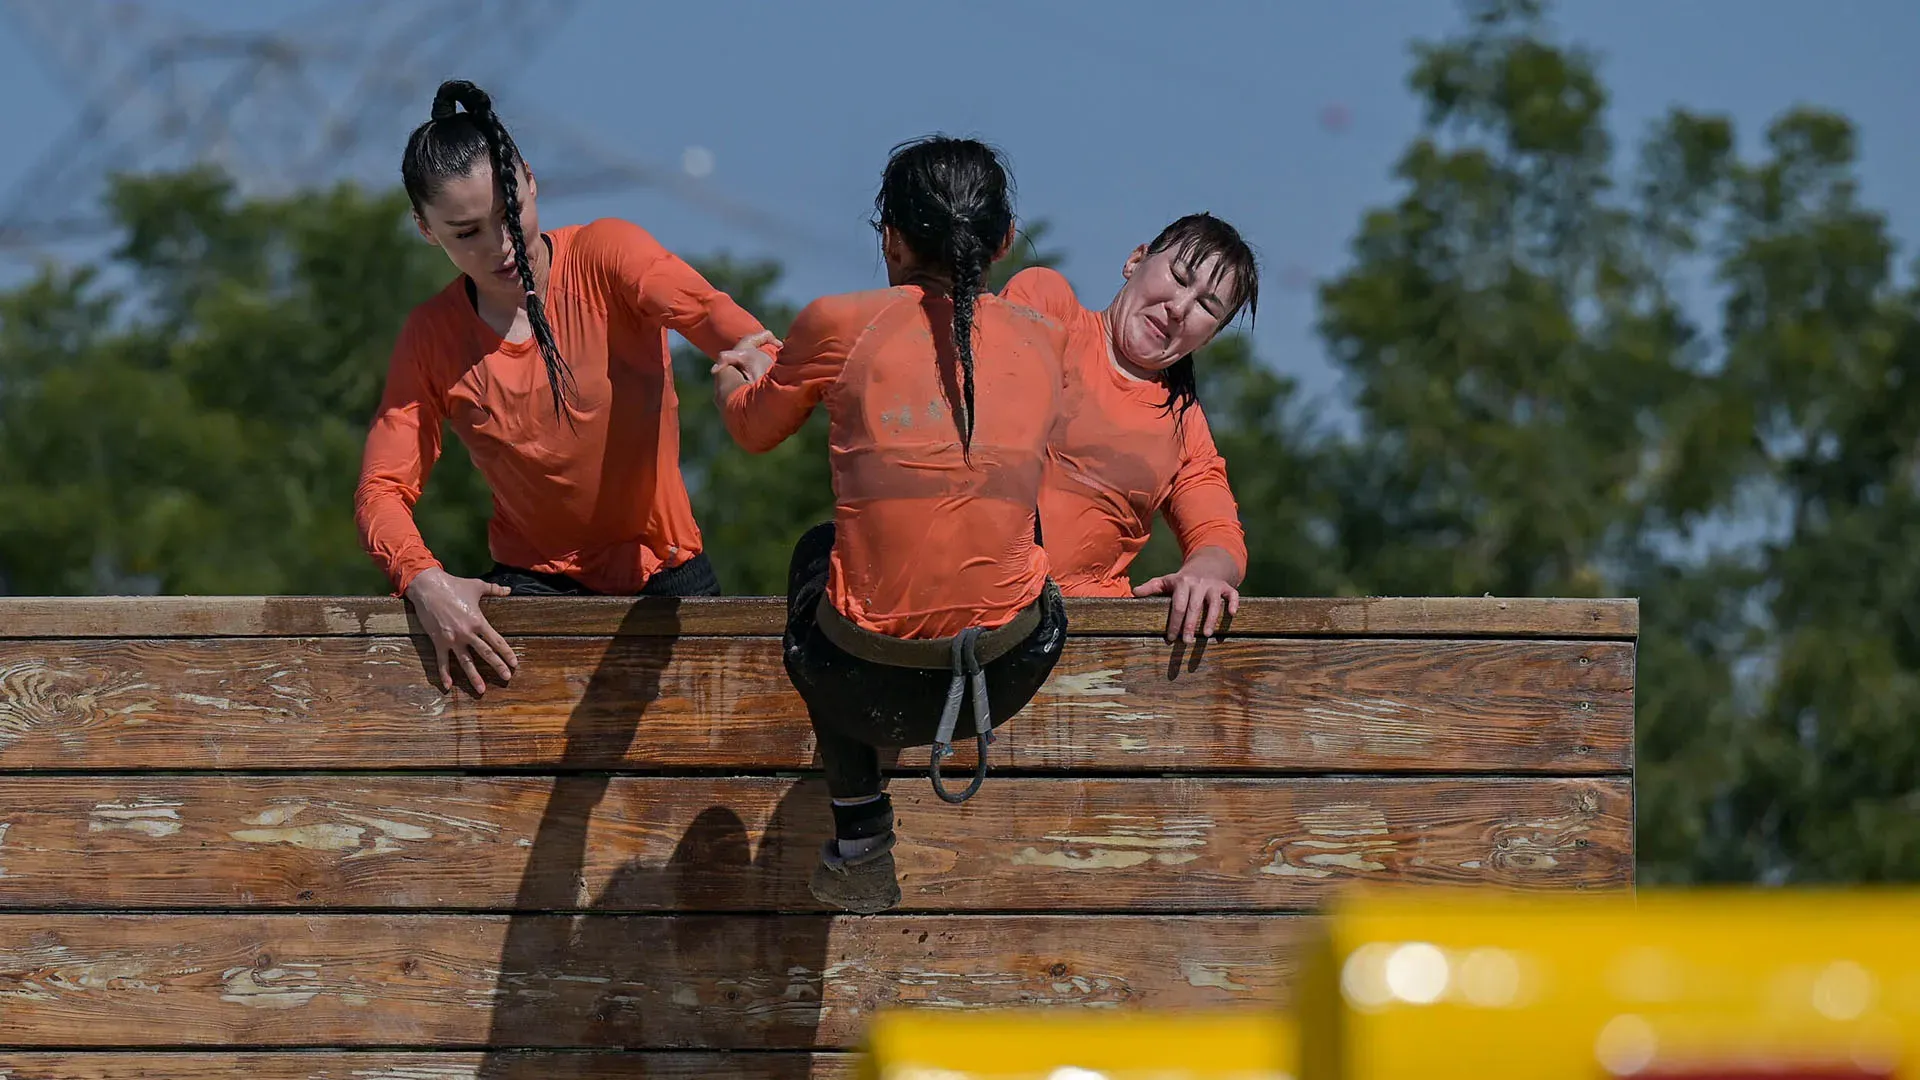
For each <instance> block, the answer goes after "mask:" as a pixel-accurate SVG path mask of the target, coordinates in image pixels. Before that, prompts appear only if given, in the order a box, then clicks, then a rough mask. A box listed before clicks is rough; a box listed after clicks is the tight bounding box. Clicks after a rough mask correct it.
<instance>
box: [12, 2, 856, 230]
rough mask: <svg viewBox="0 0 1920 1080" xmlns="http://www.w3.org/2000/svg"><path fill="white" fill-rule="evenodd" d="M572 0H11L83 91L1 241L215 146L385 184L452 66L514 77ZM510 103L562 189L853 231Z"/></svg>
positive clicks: (553, 191) (242, 170) (268, 184)
mask: <svg viewBox="0 0 1920 1080" xmlns="http://www.w3.org/2000/svg"><path fill="white" fill-rule="evenodd" d="M577 6H578V0H544V2H535V0H427V2H421V3H408V4H392V3H385V2H381V0H351V2H346V3H332V4H327V5H323V6H321V7H318V8H315V9H312V10H311V11H309V12H307V13H306V14H305V15H303V16H300V17H296V18H292V19H288V20H285V21H283V22H282V23H281V24H279V25H278V26H276V27H274V28H271V29H266V30H233V29H219V28H209V27H205V26H202V25H199V24H198V23H196V22H194V21H192V20H190V19H186V18H183V17H180V16H178V15H175V14H172V13H167V12H163V11H160V10H158V9H157V8H156V7H154V6H152V5H149V4H145V3H139V2H134V0H61V2H60V3H59V4H52V3H47V2H44V0H0V12H4V14H5V15H6V16H7V17H8V18H10V19H11V20H12V22H13V23H14V25H15V26H16V27H18V28H20V29H21V30H22V31H23V32H24V33H25V34H26V36H27V38H28V39H29V40H30V41H31V42H32V43H33V45H34V46H35V51H36V52H37V53H38V54H39V55H40V56H41V57H42V59H43V60H44V62H45V63H46V64H47V66H48V67H49V68H50V69H51V73H52V74H53V75H54V77H55V78H56V80H57V81H58V82H59V83H60V84H61V85H62V86H64V87H65V88H66V89H68V90H69V91H70V92H72V93H74V94H75V96H77V97H79V98H80V108H79V112H78V115H77V117H76V118H75V120H74V122H73V124H72V125H71V126H70V127H69V129H68V130H67V131H66V133H65V134H64V135H63V136H62V137H61V138H60V139H59V140H58V141H57V142H56V143H55V145H54V146H53V148H52V149H51V150H50V151H49V152H48V153H47V154H46V155H45V156H44V157H42V158H41V159H40V160H39V161H38V162H37V163H35V164H34V165H33V166H32V167H30V168H29V169H28V170H27V171H26V173H25V175H24V176H23V177H22V179H21V180H19V181H18V182H17V183H16V184H15V185H14V187H13V189H12V190H11V191H10V192H8V193H7V194H6V196H5V197H4V198H3V199H0V254H6V253H11V254H13V255H16V256H19V255H23V254H24V255H29V256H30V255H34V254H37V253H40V252H42V251H44V250H45V249H47V248H49V247H52V246H56V245H60V244H64V243H69V242H73V241H79V240H86V239H93V238H98V237H100V236H104V235H108V234H109V233H110V232H111V231H112V229H113V227H114V223H113V221H112V219H111V218H110V216H109V214H108V212H107V208H106V206H105V204H104V200H105V197H106V194H107V190H108V185H109V183H110V180H111V178H112V177H113V176H114V175H116V174H122V173H147V172H163V171H173V170H179V169H185V168H190V167H193V166H196V165H205V164H214V165H217V166H219V167H220V168H221V169H223V170H224V171H225V172H226V173H227V174H228V175H229V176H231V177H232V178H233V180H234V182H235V184H236V185H237V187H238V188H239V190H240V191H241V192H242V193H243V194H245V195H249V196H256V197H258V196H265V197H272V196H284V195H287V194H290V193H291V192H294V191H298V190H302V189H307V188H312V187H314V186H317V185H326V184H331V183H335V182H339V181H343V180H357V181H361V182H363V183H368V184H370V185H375V186H381V187H384V186H387V185H390V184H391V183H393V173H394V166H393V159H394V157H395V148H396V147H398V146H399V145H400V144H401V143H402V142H403V141H404V139H405V137H406V133H407V131H408V130H409V129H411V127H412V126H413V119H412V118H414V117H416V115H418V114H423V113H424V109H423V108H422V106H421V103H422V102H424V101H426V100H427V99H428V98H429V97H430V95H431V93H432V91H433V89H434V88H435V87H437V86H438V85H439V83H440V82H441V81H442V80H444V79H447V78H465V79H470V80H472V81H474V82H477V83H480V84H482V85H486V86H510V85H511V84H512V82H513V78H512V76H513V75H514V74H515V73H517V72H518V71H519V70H522V69H524V67H525V62H526V59H527V57H528V56H529V55H530V54H531V53H532V52H533V51H534V50H535V49H537V48H538V46H539V44H540V43H541V42H542V41H544V40H545V39H546V38H547V37H548V36H550V35H551V34H552V33H553V32H554V31H555V30H557V29H558V28H559V27H560V25H561V24H562V23H564V22H565V21H566V19H567V18H568V17H569V16H570V15H571V14H572V13H573V10H574V9H575V8H576V7H577ZM505 111H507V112H509V113H512V112H516V111H519V110H513V109H507V110H505ZM514 119H515V121H516V122H515V124H514V126H515V130H516V138H517V141H519V142H520V143H522V145H523V148H524V149H526V150H527V152H528V158H529V160H532V161H534V162H536V163H537V165H538V168H539V170H540V186H541V191H542V192H543V193H544V194H546V195H547V196H548V197H549V198H553V197H565V196H568V195H579V194H601V193H606V192H612V191H622V190H631V189H636V188H641V189H651V190H655V191H659V192H662V193H663V194H665V195H667V196H668V197H670V198H672V199H675V200H677V201H679V202H681V203H683V204H684V205H686V206H688V207H689V208H691V209H694V210H697V211H699V212H701V213H703V214H705V215H707V216H709V217H712V218H714V219H716V220H719V221H722V222H725V223H727V224H729V225H733V226H735V227H738V228H740V229H742V230H744V231H746V232H748V233H751V234H753V235H756V236H759V237H761V238H763V239H766V240H769V241H777V242H780V243H783V244H793V243H805V244H807V245H809V246H812V247H815V248H816V249H821V248H825V249H828V250H844V249H845V244H844V241H841V242H836V241H832V240H828V239H826V238H823V237H821V236H818V235H816V234H815V233H813V232H812V230H810V229H807V228H805V227H803V226H800V225H798V224H796V223H794V222H791V221H789V220H788V219H786V218H785V217H783V216H782V215H779V214H776V213H773V212H770V211H767V210H764V209H761V208H759V207H756V206H753V205H751V204H748V203H746V202H744V201H742V200H738V199H733V198H730V197H728V196H726V195H724V194H723V193H721V192H719V191H717V190H715V189H713V188H712V187H711V186H709V185H706V184H703V183H700V182H698V181H696V180H694V179H692V178H691V177H687V176H685V175H684V173H683V172H682V171H681V170H678V169H674V168H670V167H666V166H660V165H656V164H653V163H651V162H648V161H645V160H641V159H637V158H634V157H632V156H630V155H627V154H624V153H620V152H616V151H614V150H612V149H611V148H610V147H608V146H607V145H605V144H604V142H603V141H602V140H600V139H598V138H595V137H594V136H593V135H591V134H590V133H587V132H584V131H581V130H579V129H577V128H576V127H574V126H573V125H572V124H570V123H568V122H566V121H564V120H561V119H559V118H555V117H549V116H541V115H535V116H520V117H515V118H514ZM521 132H525V135H524V136H522V135H521V134H520V133H521ZM849 254H851V253H850V252H849Z"/></svg>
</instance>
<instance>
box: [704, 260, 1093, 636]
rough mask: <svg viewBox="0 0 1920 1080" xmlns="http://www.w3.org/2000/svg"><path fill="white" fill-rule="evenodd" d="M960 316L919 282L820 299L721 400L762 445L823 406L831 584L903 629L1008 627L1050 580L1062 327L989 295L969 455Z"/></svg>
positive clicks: (744, 436)
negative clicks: (1048, 464) (772, 356)
mask: <svg viewBox="0 0 1920 1080" xmlns="http://www.w3.org/2000/svg"><path fill="white" fill-rule="evenodd" d="M952 327H953V305H952V302H951V301H950V300H948V299H947V298H945V297H943V296H934V297H929V296H926V295H924V294H923V293H922V292H921V290H920V289H919V288H918V287H916V286H901V287H898V288H892V289H880V290H876V291H873V292H864V293H852V294H849V295H844V296H829V297H825V298H823V299H820V300H816V301H814V302H813V303H812V304H809V305H808V306H807V308H806V310H805V311H802V312H801V313H800V316H799V318H797V319H796V320H794V324H793V328H792V330H790V331H789V332H788V333H787V337H786V342H785V344H784V346H783V347H782V348H781V349H780V350H779V359H778V361H777V362H776V363H775V364H774V365H773V368H772V369H771V370H769V371H768V372H767V373H766V374H765V375H764V376H762V377H761V378H760V379H759V380H757V381H755V382H754V383H752V384H751V385H748V386H745V387H742V388H741V389H739V390H736V391H735V392H734V394H733V396H732V397H730V398H728V399H727V401H726V407H725V410H724V415H725V417H726V422H727V430H728V431H729V432H731V433H732V434H733V437H734V439H735V440H736V441H738V442H739V443H740V445H741V446H743V447H745V448H747V449H748V450H750V451H753V452H755V453H759V452H762V451H766V450H770V449H772V448H773V447H774V446H776V445H778V444H779V443H780V442H781V441H782V440H784V439H785V438H786V437H787V436H789V435H791V434H793V433H794V432H795V431H798V430H799V429H800V425H801V424H802V423H804V422H805V421H806V419H807V416H808V414H809V413H811V412H812V411H813V407H814V406H815V405H816V404H820V403H825V405H826V408H827V415H828V417H829V419H830V425H829V434H828V439H829V443H830V446H831V451H832V457H831V467H832V474H833V495H834V522H835V525H836V526H837V530H838V531H837V535H836V537H835V540H834V545H833V559H832V563H831V567H830V570H829V576H828V581H827V595H828V597H829V598H830V600H831V602H832V603H833V605H834V607H835V608H837V609H838V610H839V611H840V612H841V614H843V615H845V616H846V617H847V618H848V619H850V620H851V621H853V622H854V623H855V624H856V625H859V626H861V627H864V628H866V629H868V630H872V631H874V632H876V633H881V634H888V635H891V636H893V637H901V638H938V637H948V636H950V635H953V634H957V633H959V632H960V631H962V630H964V629H966V628H967V627H969V626H979V627H983V628H989V629H990V628H992V627H996V626H1001V625H1004V624H1005V623H1007V622H1009V621H1011V620H1012V618H1013V617H1014V616H1015V615H1017V614H1019V613H1020V610H1021V609H1022V608H1025V607H1026V606H1027V605H1028V604H1031V603H1033V601H1034V600H1036V599H1037V598H1038V597H1039V596H1040V591H1041V589H1042V588H1043V587H1044V586H1045V584H1046V577H1047V559H1046V555H1045V553H1044V552H1042V551H1041V550H1040V548H1039V546H1038V545H1037V544H1035V543H1034V540H1033V528H1034V514H1035V508H1036V505H1037V502H1038V499H1039V497H1040V482H1041V472H1042V468H1043V462H1044V460H1045V457H1046V449H1047V432H1048V429H1049V427H1050V426H1051V425H1052V423H1053V419H1054V409H1055V406H1056V402H1057V399H1058V395H1059V388H1060V382H1061V369H1060V358H1061V350H1062V349H1064V348H1065V344H1066V342H1065V337H1064V335H1063V333H1062V331H1061V328H1060V327H1059V325H1058V324H1056V323H1053V322H1051V321H1049V320H1046V319H1043V318H1041V317H1039V316H1038V315H1036V314H1034V313H1033V312H1031V311H1027V310H1024V309H1021V308H1016V307H1013V306H1012V305H1009V304H1005V303H1002V302H1001V301H1000V300H999V299H998V298H996V297H994V296H993V295H992V294H991V293H982V294H981V295H980V299H979V301H978V302H977V303H976V305H975V308H974V345H973V355H974V412H975V414H976V420H975V423H974V432H973V453H972V457H973V461H972V464H971V465H969V464H968V463H967V462H966V461H965V460H963V459H962V457H961V451H960V435H959V430H958V428H957V427H956V426H955V425H954V416H953V409H952V407H951V406H950V405H949V402H957V401H959V400H961V399H960V390H959V387H960V381H959V362H958V360H957V358H956V356H955V353H954V351H953V347H952Z"/></svg>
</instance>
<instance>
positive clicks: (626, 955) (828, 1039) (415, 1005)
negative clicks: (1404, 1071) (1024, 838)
mask: <svg viewBox="0 0 1920 1080" xmlns="http://www.w3.org/2000/svg"><path fill="white" fill-rule="evenodd" d="M1305 925H1306V920H1304V919H1303V918H1301V917H1297V916H1285V915H1273V916H1268V915H1234V916H1209V917H1191V916H1178V917H1175V916H1155V917H1144V916H1045V915H1028V916H956V915H942V916H914V915H904V916H875V917H869V918H829V917H827V916H808V915H800V916H791V915H790V916H714V915H709V916H646V915H624V916H621V915H587V916H577V917H566V916H552V915H546V916H519V917H509V916H434V915H248V916H233V915H225V916H211V915H144V916H137V915H0V1046H9V1047H17V1048H31V1047H59V1048H62V1049H74V1048H82V1047H88V1048H91V1047H104V1046H140V1045H149V1046H152V1045H160V1046H168V1047H175V1048H184V1047H199V1046H227V1045H237V1046H256V1047H257V1046H290V1045H292V1046H298V1045H305V1046H406V1047H437V1048H446V1049H472V1048H479V1047H507V1046H526V1047H540V1048H551V1047H583V1048H601V1047H606V1048H615V1047H617V1048H624V1049H680V1050H686V1049H815V1048H818V1049H844V1048H851V1047H853V1046H855V1045H857V1041H858V1039H859V1036H860V1032H861V1030H862V1027H863V1025H864V1023H865V1021H866V1020H867V1018H868V1017H870V1016H872V1015H873V1014H874V1012H875V1011H876V1010H878V1009H880V1008H882V1007H885V1006H888V1005H892V1004H895V1003H903V1004H915V1005H921V1006H927V1007H939V1008H986V1007H1005V1006H1011V1005H1020V1006H1036V1007H1058V1008H1116V1007H1126V1008H1152V1009H1179V1008H1218V1009H1232V1008H1242V1007H1244V1008H1261V1007H1264V1008H1272V1007H1273V1006H1275V1005H1276V1004H1279V1003H1281V1002H1283V1001H1284V999H1285V997H1286V993H1287V988H1288V986H1289V984H1290V982H1291V980H1292V979H1293V978H1294V972H1295V962H1294V953H1295V950H1296V948H1297V942H1298V941H1299V940H1300V937H1301V934H1302V933H1303V930H1304V928H1305Z"/></svg>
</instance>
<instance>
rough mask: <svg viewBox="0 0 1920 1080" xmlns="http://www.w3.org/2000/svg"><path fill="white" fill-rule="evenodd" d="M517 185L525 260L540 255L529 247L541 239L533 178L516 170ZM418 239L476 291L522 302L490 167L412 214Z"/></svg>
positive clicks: (477, 169) (460, 179)
mask: <svg viewBox="0 0 1920 1080" xmlns="http://www.w3.org/2000/svg"><path fill="white" fill-rule="evenodd" d="M516 171H517V172H518V174H519V179H520V190H519V195H520V228H521V235H523V236H525V237H526V238H527V241H528V244H529V250H528V252H527V256H528V257H529V258H537V257H538V256H539V255H540V254H541V249H540V247H539V246H537V245H534V244H533V241H534V240H535V239H536V238H537V237H538V236H539V235H540V211H539V210H538V209H537V207H536V205H535V204H536V201H537V195H538V191H537V189H536V187H535V185H534V181H533V174H532V173H531V172H529V171H528V170H527V168H526V167H525V166H524V165H522V166H516ZM413 222H414V224H415V225H416V226H418V227H419V229H420V235H421V236H424V237H426V238H427V240H428V241H429V242H431V243H433V244H434V245H436V246H438V247H439V248H440V250H442V251H444V252H446V253H447V258H448V259H451V260H452V261H453V265H454V266H456V267H458V268H459V270H460V272H461V273H463V274H465V275H467V276H468V277H470V278H472V279H473V282H474V286H475V287H476V288H478V289H479V290H480V291H482V292H485V293H488V294H489V295H493V296H498V297H503V298H504V297H507V296H523V295H525V294H526V291H527V290H526V287H525V286H524V285H522V284H521V281H520V271H519V269H518V267H516V266H515V264H514V261H513V241H512V240H510V239H509V238H508V236H507V219H506V205H505V200H504V199H503V198H502V197H501V195H500V186H499V185H498V184H495V183H494V182H493V166H492V165H490V164H488V163H487V162H484V161H483V162H481V163H479V164H478V165H475V166H474V169H473V171H472V172H470V173H468V174H467V175H465V176H457V177H454V178H453V179H451V180H449V181H447V182H446V184H445V185H444V186H442V187H441V188H440V191H439V193H438V194H436V195H435V196H434V197H433V200H432V201H431V202H428V203H427V204H426V205H425V206H423V207H421V208H420V210H419V211H418V212H416V213H415V214H414V218H413Z"/></svg>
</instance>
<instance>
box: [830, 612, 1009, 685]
mask: <svg viewBox="0 0 1920 1080" xmlns="http://www.w3.org/2000/svg"><path fill="white" fill-rule="evenodd" d="M1044 599H1045V597H1044V595H1043V596H1042V598H1041V600H1035V601H1034V602H1033V603H1031V604H1028V605H1027V606H1026V607H1024V608H1021V609H1020V614H1018V615H1015V616H1014V617H1013V621H1012V622H1010V623H1008V624H1006V625H1005V626H996V627H994V628H993V629H991V630H981V631H979V632H978V636H977V637H976V638H975V639H974V643H973V651H974V655H976V656H978V657H979V658H980V662H981V663H982V664H991V663H993V662H994V661H995V660H998V659H1000V658H1001V657H1003V656H1005V655H1007V654H1008V653H1009V652H1012V651H1013V647H1014V646H1015V645H1018V644H1020V643H1021V642H1023V641H1025V640H1027V639H1028V638H1029V637H1032V636H1033V632H1034V631H1035V630H1036V629H1038V628H1039V626H1040V608H1041V603H1042V600H1044ZM815 617H816V619H817V620H818V621H819V623H820V632H821V633H823V634H825V635H827V640H828V641H831V642H833V643H834V644H835V645H838V646H839V647H840V650H841V651H842V652H844V653H847V654H848V655H850V656H857V657H859V658H860V659H862V660H866V661H869V662H871V663H875V664H885V665H887V666H888V667H904V668H926V669H929V670H932V671H944V670H947V669H948V668H950V667H952V665H953V646H954V643H955V642H957V641H958V640H959V639H960V637H962V636H963V634H955V635H954V636H952V637H943V638H897V637H893V636H892V635H890V634H876V633H874V632H873V631H871V630H869V629H867V628H866V627H864V626H861V625H859V624H858V623H855V622H854V621H853V620H852V619H849V618H847V617H846V616H845V615H842V614H840V609H839V608H837V607H834V606H833V604H832V602H831V601H830V600H828V598H827V594H826V593H824V592H822V593H821V594H820V605H819V607H818V608H817V609H816V616H815ZM963 633H964V632H963Z"/></svg>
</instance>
